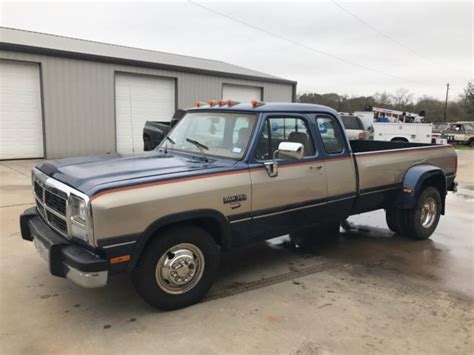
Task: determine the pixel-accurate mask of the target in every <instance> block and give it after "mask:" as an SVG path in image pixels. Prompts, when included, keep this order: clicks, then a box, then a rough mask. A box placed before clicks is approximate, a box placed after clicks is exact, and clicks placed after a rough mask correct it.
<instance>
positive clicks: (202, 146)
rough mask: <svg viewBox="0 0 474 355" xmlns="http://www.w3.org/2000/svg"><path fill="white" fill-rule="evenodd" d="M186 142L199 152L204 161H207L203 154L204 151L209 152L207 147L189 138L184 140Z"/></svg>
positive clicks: (204, 153)
mask: <svg viewBox="0 0 474 355" xmlns="http://www.w3.org/2000/svg"><path fill="white" fill-rule="evenodd" d="M186 142H188V143H191V144H192V145H194V146H195V147H197V148H198V149H199V151H200V152H201V154H202V157H203V159H204V161H207V158H206V152H205V150H209V147H208V146H207V145H204V144H202V143H199V142H198V141H196V140H194V139H190V138H186Z"/></svg>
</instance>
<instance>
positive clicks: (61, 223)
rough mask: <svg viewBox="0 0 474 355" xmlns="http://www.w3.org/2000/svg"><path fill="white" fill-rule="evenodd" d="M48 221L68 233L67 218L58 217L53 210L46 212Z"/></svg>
mask: <svg viewBox="0 0 474 355" xmlns="http://www.w3.org/2000/svg"><path fill="white" fill-rule="evenodd" d="M46 215H47V218H48V222H49V223H50V224H51V225H52V226H53V227H56V228H57V229H59V230H60V231H61V232H63V233H67V223H66V220H64V219H63V218H61V217H58V216H57V215H55V214H54V213H51V212H49V211H48V212H46Z"/></svg>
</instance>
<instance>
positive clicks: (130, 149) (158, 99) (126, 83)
mask: <svg viewBox="0 0 474 355" xmlns="http://www.w3.org/2000/svg"><path fill="white" fill-rule="evenodd" d="M175 108H176V106H175V81H174V79H169V78H158V77H151V76H140V75H129V74H117V75H116V78H115V115H116V130H117V152H119V153H139V152H142V151H143V127H144V126H145V122H146V121H170V120H171V118H172V117H173V114H174V112H175Z"/></svg>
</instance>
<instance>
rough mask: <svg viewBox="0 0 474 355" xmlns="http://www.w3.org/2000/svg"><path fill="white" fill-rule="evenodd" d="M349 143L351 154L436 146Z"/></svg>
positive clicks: (395, 143)
mask: <svg viewBox="0 0 474 355" xmlns="http://www.w3.org/2000/svg"><path fill="white" fill-rule="evenodd" d="M349 143H350V145H351V148H352V152H353V153H367V152H376V151H383V150H393V149H403V148H416V147H429V146H436V145H435V144H428V143H404V142H385V141H370V140H353V141H349Z"/></svg>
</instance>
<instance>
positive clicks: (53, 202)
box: [44, 190, 66, 216]
mask: <svg viewBox="0 0 474 355" xmlns="http://www.w3.org/2000/svg"><path fill="white" fill-rule="evenodd" d="M44 202H45V203H46V206H48V207H51V208H52V209H53V210H55V211H56V212H59V213H61V214H62V215H63V216H65V215H66V199H64V198H62V197H59V196H58V195H56V194H54V193H52V192H50V191H48V190H46V191H45V193H44Z"/></svg>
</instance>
